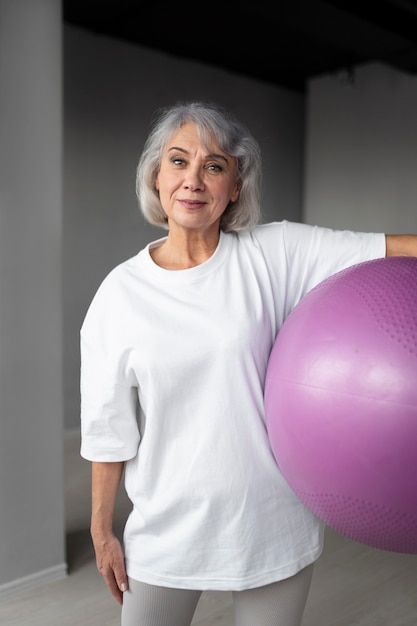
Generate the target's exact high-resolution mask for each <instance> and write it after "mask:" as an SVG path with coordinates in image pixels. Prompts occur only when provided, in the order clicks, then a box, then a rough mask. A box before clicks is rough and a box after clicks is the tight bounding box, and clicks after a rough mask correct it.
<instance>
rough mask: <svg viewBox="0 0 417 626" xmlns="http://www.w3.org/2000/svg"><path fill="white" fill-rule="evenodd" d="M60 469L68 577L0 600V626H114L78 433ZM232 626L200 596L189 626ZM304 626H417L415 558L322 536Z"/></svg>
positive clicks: (222, 610) (217, 599)
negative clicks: (92, 524) (94, 535)
mask: <svg viewBox="0 0 417 626" xmlns="http://www.w3.org/2000/svg"><path fill="white" fill-rule="evenodd" d="M65 467H66V484H65V489H66V503H67V560H68V569H69V571H68V576H67V577H66V578H65V579H63V580H60V581H57V582H54V583H51V584H49V585H45V586H43V587H38V588H36V589H35V590H31V591H25V592H22V593H18V594H15V595H11V596H9V597H6V598H3V599H2V601H1V604H0V624H1V625H4V626H118V624H119V606H118V604H117V603H116V602H115V601H114V600H113V599H112V597H111V596H110V594H109V593H108V592H107V589H106V587H105V584H104V582H103V580H102V579H101V576H100V575H99V574H98V572H97V570H96V566H95V562H94V554H93V550H92V546H91V541H90V536H89V531H88V525H89V489H90V467H89V464H88V463H87V462H86V461H84V460H82V459H81V458H80V457H79V438H78V435H77V434H75V435H68V436H67V437H66V440H65ZM118 508H119V511H120V515H119V517H118V518H117V521H116V523H117V529H118V531H121V528H122V525H123V519H124V515H125V512H126V510H127V502H126V500H125V498H124V497H123V496H122V495H121V496H120V499H119V503H118ZM232 625H233V615H232V604H231V597H230V594H228V593H227V592H210V593H206V592H205V593H203V595H202V598H201V600H200V603H199V605H198V607H197V611H196V614H195V617H194V621H193V626H232ZM253 626H257V625H256V624H254V625H253ZM303 626H417V556H415V555H404V554H395V553H390V552H385V551H381V550H376V549H374V548H369V547H367V546H363V545H361V544H359V543H357V542H354V541H351V540H349V539H347V538H345V537H342V536H340V535H338V534H336V533H334V532H333V531H331V530H328V531H327V533H326V543H325V550H324V553H323V555H322V557H321V558H320V559H319V561H318V563H317V564H316V568H315V573H314V577H313V583H312V587H311V592H310V596H309V599H308V602H307V606H306V611H305V615H304V621H303Z"/></svg>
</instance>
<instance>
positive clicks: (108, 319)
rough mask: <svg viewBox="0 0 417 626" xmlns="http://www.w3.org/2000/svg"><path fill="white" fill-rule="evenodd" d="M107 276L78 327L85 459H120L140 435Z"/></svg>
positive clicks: (115, 296)
mask: <svg viewBox="0 0 417 626" xmlns="http://www.w3.org/2000/svg"><path fill="white" fill-rule="evenodd" d="M111 282H112V281H111V280H109V281H106V282H105V283H104V284H103V285H102V286H101V287H100V288H99V290H98V292H97V294H96V295H95V297H94V299H93V301H92V303H91V305H90V307H89V309H88V311H87V314H86V317H85V319H84V322H83V325H82V327H81V332H80V350H81V374H80V391H81V456H82V457H84V458H85V459H87V460H89V461H102V462H115V461H126V460H128V459H130V458H132V457H134V456H135V454H136V452H137V448H138V445H139V439H140V436H139V428H138V420H137V403H138V402H137V397H138V394H137V382H136V379H135V376H134V373H133V368H132V367H131V366H130V354H131V350H130V349H129V346H128V344H127V342H126V340H125V338H124V335H123V319H122V317H121V314H122V311H121V306H120V299H121V297H120V294H119V293H115V290H114V289H113V288H112V284H111ZM116 291H117V290H116Z"/></svg>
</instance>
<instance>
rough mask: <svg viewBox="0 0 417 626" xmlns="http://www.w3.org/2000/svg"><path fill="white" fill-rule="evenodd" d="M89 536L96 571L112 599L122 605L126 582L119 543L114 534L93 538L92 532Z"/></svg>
mask: <svg viewBox="0 0 417 626" xmlns="http://www.w3.org/2000/svg"><path fill="white" fill-rule="evenodd" d="M91 536H92V540H93V545H94V550H95V553H96V563H97V569H98V571H99V572H100V574H101V575H102V576H103V578H104V580H105V582H106V585H107V587H108V588H109V590H110V591H111V593H112V595H113V597H114V598H116V600H117V602H118V603H119V604H122V603H123V592H124V591H126V589H127V585H128V582H127V575H126V569H125V561H124V555H123V550H122V546H121V544H120V541H119V540H118V538H117V537H116V535H114V533H109V534H107V535H106V536H100V535H98V534H97V536H95V535H94V534H93V530H92V533H91Z"/></svg>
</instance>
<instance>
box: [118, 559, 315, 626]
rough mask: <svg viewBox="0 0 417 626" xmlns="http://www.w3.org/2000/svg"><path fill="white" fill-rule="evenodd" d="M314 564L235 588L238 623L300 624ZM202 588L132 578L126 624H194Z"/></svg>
mask: <svg viewBox="0 0 417 626" xmlns="http://www.w3.org/2000/svg"><path fill="white" fill-rule="evenodd" d="M312 575H313V565H310V566H308V567H306V568H305V569H303V570H301V572H298V574H296V575H295V576H292V577H291V578H286V579H285V580H281V581H279V582H277V583H273V584H271V585H266V586H265V587H257V588H255V589H248V590H247V591H234V592H233V604H234V617H235V625H236V626H300V624H301V619H302V616H303V612H304V608H305V604H306V602H307V596H308V592H309V589H310V583H311V577H312ZM201 593H202V592H201V591H193V590H189V589H170V588H168V587H155V586H153V585H147V584H146V583H141V582H139V581H137V580H132V579H131V578H130V579H129V590H128V591H125V593H124V596H123V607H122V621H121V624H122V626H190V625H191V622H192V619H193V615H194V612H195V609H196V607H197V603H198V601H199V599H200V596H201Z"/></svg>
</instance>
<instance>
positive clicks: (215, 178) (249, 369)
mask: <svg viewBox="0 0 417 626" xmlns="http://www.w3.org/2000/svg"><path fill="white" fill-rule="evenodd" d="M260 179H261V158H260V150H259V146H258V144H257V142H256V141H255V140H254V138H253V137H252V136H251V134H250V133H249V132H248V130H247V129H246V128H245V127H244V126H243V125H242V124H241V123H239V122H238V121H237V120H236V119H234V118H233V117H232V116H231V115H230V114H229V113H227V112H225V111H223V110H222V109H220V108H218V107H216V106H213V105H207V104H205V103H199V102H192V103H185V104H178V105H175V106H173V107H171V108H168V109H164V110H162V111H161V112H160V113H159V115H158V117H157V119H156V121H155V123H154V126H153V128H152V130H151V133H150V135H149V137H148V140H147V142H146V144H145V147H144V151H143V153H142V156H141V159H140V162H139V166H138V171H137V194H138V198H139V203H140V207H141V209H142V211H143V214H144V215H145V217H146V218H147V220H148V221H149V222H150V223H152V224H154V225H159V226H161V227H162V228H164V229H166V231H167V232H165V233H164V236H163V237H162V238H161V239H158V240H157V241H154V242H152V243H149V245H147V246H146V248H144V249H143V250H141V251H140V252H139V253H138V254H137V255H136V256H134V257H133V258H131V259H129V260H127V261H125V262H124V263H122V264H121V265H119V266H118V267H116V268H115V269H114V270H113V271H112V272H110V274H109V275H108V276H107V277H106V278H105V280H104V281H103V283H102V284H101V286H100V287H99V289H98V291H97V294H96V295H95V297H94V299H93V302H92V303H91V306H90V308H89V310H88V312H87V315H86V318H85V320H84V323H83V326H82V330H81V351H82V367H81V389H82V411H81V418H82V445H81V454H82V456H83V457H84V458H86V459H88V460H90V461H91V462H92V519H91V534H92V539H93V543H94V548H95V552H96V559H97V566H98V569H99V570H100V572H101V573H102V575H103V576H104V579H105V581H106V583H107V585H108V587H109V589H110V591H111V592H112V594H113V595H114V596H115V598H116V599H117V600H118V601H119V602H120V603H121V604H122V610H121V620H122V624H123V626H139V625H140V626H189V624H190V623H191V621H192V617H193V614H194V611H195V608H196V605H197V602H198V600H199V597H200V595H201V592H202V590H230V591H232V592H233V598H234V609H235V619H236V624H237V625H238V626H278V625H279V626H298V625H299V624H300V623H301V619H302V614H303V612H304V607H305V603H306V599H307V594H308V590H309V586H310V582H311V576H312V571H313V564H314V562H315V561H316V560H317V558H318V557H319V555H320V554H321V552H322V547H323V524H322V523H321V522H320V521H319V520H317V519H316V518H315V516H314V515H313V514H312V513H310V512H309V511H308V510H307V509H306V508H305V507H304V506H303V504H301V503H300V502H299V500H298V499H297V498H296V496H295V495H294V493H293V492H292V491H291V489H290V488H289V487H288V485H287V483H286V481H285V480H284V478H283V476H282V475H281V473H280V471H279V468H278V467H277V464H276V462H275V460H274V457H273V454H272V452H271V448H270V445H269V441H268V436H267V432H266V428H265V419H264V418H265V416H264V404H263V394H264V381H265V373H266V368H267V363H268V357H269V354H270V351H271V348H272V345H273V343H274V340H275V337H276V335H277V333H278V331H279V329H280V327H281V325H282V324H283V322H284V320H285V318H286V317H287V315H288V314H289V313H290V311H291V310H292V309H293V308H294V306H295V305H296V304H297V303H298V302H299V301H300V299H301V298H302V297H303V296H304V295H305V294H306V293H307V292H308V291H309V290H310V289H311V288H312V287H314V286H315V285H316V284H317V283H319V282H320V281H322V280H323V279H325V278H326V277H328V276H329V275H331V274H333V273H335V272H336V271H339V270H341V269H344V268H345V267H348V266H350V265H353V264H356V263H359V262H362V261H366V260H370V259H374V258H378V257H382V256H385V255H386V254H387V255H392V254H396V255H399V254H401V255H417V243H416V240H417V238H416V237H415V236H412V235H410V236H405V235H403V236H401V235H397V236H385V235H384V234H383V233H358V232H352V231H335V230H331V229H326V228H318V227H313V226H308V225H305V224H297V223H290V222H287V221H282V222H275V223H270V224H262V223H261V221H260V197H259V196H260ZM123 470H125V472H124V480H125V488H126V491H127V494H128V496H129V498H130V500H131V501H132V510H131V513H130V515H129V517H128V520H127V523H126V527H125V531H124V539H123V547H122V545H121V544H120V542H119V540H118V539H117V537H116V536H115V534H114V532H113V528H112V519H113V513H114V507H115V499H116V493H117V490H118V487H119V483H120V481H121V477H122V474H123Z"/></svg>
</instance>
